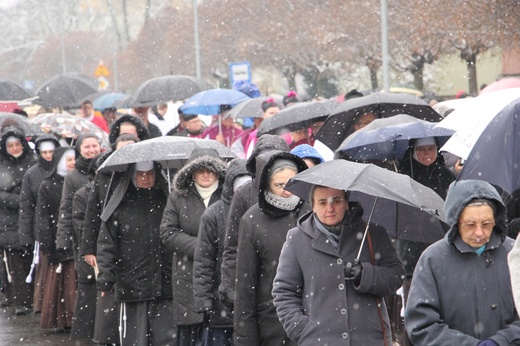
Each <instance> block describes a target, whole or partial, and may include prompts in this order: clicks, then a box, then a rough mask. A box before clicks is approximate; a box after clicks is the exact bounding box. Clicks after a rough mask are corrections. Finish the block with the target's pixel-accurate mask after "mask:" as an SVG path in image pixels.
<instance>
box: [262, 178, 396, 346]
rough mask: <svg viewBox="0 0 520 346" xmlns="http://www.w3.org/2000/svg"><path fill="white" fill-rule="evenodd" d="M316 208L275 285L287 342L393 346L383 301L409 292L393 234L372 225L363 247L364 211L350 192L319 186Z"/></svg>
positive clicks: (289, 245) (293, 238)
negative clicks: (404, 290) (402, 291)
mask: <svg viewBox="0 0 520 346" xmlns="http://www.w3.org/2000/svg"><path fill="white" fill-rule="evenodd" d="M309 200H310V201H311V204H312V211H311V212H309V213H307V214H305V215H304V216H302V217H301V218H300V219H299V220H298V224H297V226H296V227H295V228H292V229H291V230H290V231H289V232H288V233H287V238H286V242H285V245H284V246H283V249H282V252H281V254H280V261H279V265H278V269H277V272H276V277H275V279H274V284H273V292H272V293H273V297H274V305H275V307H276V312H277V314H278V317H279V319H280V322H281V323H282V324H283V326H284V328H285V331H286V332H287V335H288V336H289V337H290V338H291V339H292V340H294V341H295V342H297V343H298V345H317V344H320V345H339V344H342V343H346V344H350V345H391V344H392V339H391V338H392V333H391V330H390V321H389V317H388V313H387V310H386V306H385V304H384V300H383V297H385V296H386V295H389V294H391V293H393V292H395V290H397V289H398V288H399V287H400V286H401V284H402V281H403V276H404V268H403V265H402V264H401V261H400V260H399V258H398V257H397V254H396V253H395V250H394V248H393V246H392V243H391V241H390V238H389V236H388V233H387V232H386V231H385V229H383V228H382V227H380V226H376V225H375V224H369V226H368V232H367V235H366V240H365V241H364V243H363V242H362V239H363V238H364V237H363V233H364V232H365V229H366V227H367V226H366V224H365V222H364V221H363V219H362V218H361V217H362V215H363V209H362V208H361V207H360V206H359V205H358V204H357V203H354V202H349V193H348V192H346V191H343V190H338V189H334V188H329V187H325V186H319V185H312V186H311V188H310V193H309ZM356 254H357V257H356Z"/></svg>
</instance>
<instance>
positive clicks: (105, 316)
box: [94, 291, 119, 344]
mask: <svg viewBox="0 0 520 346" xmlns="http://www.w3.org/2000/svg"><path fill="white" fill-rule="evenodd" d="M118 319H119V310H118V309H117V302H116V299H115V293H114V292H113V291H109V292H105V295H104V296H103V297H101V292H98V293H97V304H96V324H95V326H94V340H96V341H97V342H98V343H99V344H117V343H119V331H118V329H117V328H118V326H119V320H118Z"/></svg>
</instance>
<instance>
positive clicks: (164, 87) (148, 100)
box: [126, 75, 210, 107]
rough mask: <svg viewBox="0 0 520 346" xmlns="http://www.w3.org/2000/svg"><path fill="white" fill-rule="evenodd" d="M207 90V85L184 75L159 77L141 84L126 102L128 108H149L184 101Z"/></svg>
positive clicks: (200, 80)
mask: <svg viewBox="0 0 520 346" xmlns="http://www.w3.org/2000/svg"><path fill="white" fill-rule="evenodd" d="M209 88H210V85H209V84H208V83H206V82H205V81H204V80H202V79H198V78H195V77H191V76H185V75H167V76H161V77H156V78H152V79H149V80H147V81H146V82H144V83H142V84H141V85H140V86H139V87H138V88H137V89H136V90H135V92H133V93H132V94H131V95H130V96H129V98H128V100H127V101H126V102H127V103H128V105H129V107H137V106H142V107H149V106H154V105H156V104H158V103H161V102H168V101H179V100H184V99H187V98H188V97H190V96H193V95H195V94H196V93H198V92H200V91H202V90H206V89H209Z"/></svg>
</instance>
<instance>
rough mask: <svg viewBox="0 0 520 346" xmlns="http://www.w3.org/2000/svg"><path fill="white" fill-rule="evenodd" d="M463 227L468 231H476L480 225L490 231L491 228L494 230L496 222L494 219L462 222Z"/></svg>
mask: <svg viewBox="0 0 520 346" xmlns="http://www.w3.org/2000/svg"><path fill="white" fill-rule="evenodd" d="M460 226H461V227H462V229H463V230H465V231H467V232H475V231H476V230H477V228H478V227H480V228H481V229H482V230H484V231H486V232H489V231H491V230H493V227H495V222H494V221H488V222H483V223H480V224H478V223H462V224H461V225H460Z"/></svg>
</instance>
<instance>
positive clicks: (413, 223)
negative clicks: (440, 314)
mask: <svg viewBox="0 0 520 346" xmlns="http://www.w3.org/2000/svg"><path fill="white" fill-rule="evenodd" d="M412 148H413V146H412V147H411V148H410V149H409V150H408V151H407V153H406V154H405V159H404V160H403V162H401V165H400V169H399V172H400V173H402V174H406V175H408V176H409V177H411V178H412V179H413V180H415V181H416V182H418V183H420V184H423V185H424V186H426V187H429V188H430V189H432V190H433V191H435V192H436V193H437V194H438V195H439V196H441V197H442V199H444V198H446V193H447V191H448V188H449V186H450V184H451V183H452V182H453V181H454V180H455V176H454V175H453V173H452V172H451V171H450V170H449V169H448V168H447V167H446V166H444V161H443V158H442V155H439V154H437V160H435V162H434V163H432V164H431V165H429V166H425V165H423V164H421V163H420V162H419V161H417V160H415V159H414V158H412V156H411V155H412V154H411V151H412V150H413V149H412ZM409 208H411V207H408V206H404V207H401V208H398V220H399V221H398V222H399V223H398V226H397V227H398V229H399V232H405V231H407V230H413V228H415V227H428V224H429V221H430V218H427V219H425V220H415V219H410V218H407V215H410V209H409ZM429 245H430V244H426V243H421V242H414V241H409V240H403V239H399V240H397V253H398V255H399V258H400V259H401V261H403V264H404V267H405V269H406V274H407V276H408V277H411V276H412V273H413V271H414V269H415V265H416V263H417V261H418V260H419V256H421V253H422V252H423V251H424V250H425V249H426V248H427V247H428V246H429Z"/></svg>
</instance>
